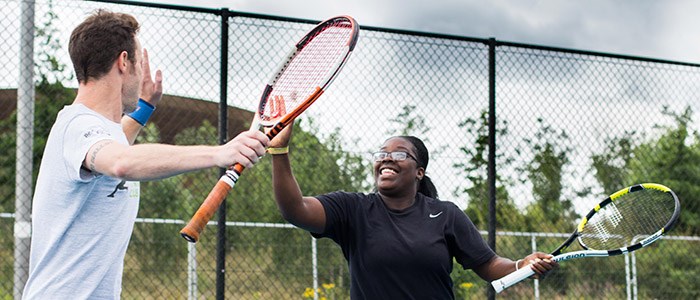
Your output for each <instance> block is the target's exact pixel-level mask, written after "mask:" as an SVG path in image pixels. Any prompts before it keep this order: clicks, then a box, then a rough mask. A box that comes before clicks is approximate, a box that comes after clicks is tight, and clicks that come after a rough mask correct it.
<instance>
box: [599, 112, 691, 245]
mask: <svg viewBox="0 0 700 300" xmlns="http://www.w3.org/2000/svg"><path fill="white" fill-rule="evenodd" d="M661 113H662V115H663V116H665V117H666V118H670V119H671V120H672V122H671V124H672V125H665V126H662V125H656V126H655V129H656V132H655V133H654V134H651V136H650V137H649V138H642V137H639V136H638V135H636V134H634V133H629V132H626V133H625V134H624V135H623V136H622V137H620V138H612V139H610V140H609V141H608V146H607V147H606V149H605V150H604V152H602V153H596V154H594V155H593V156H592V158H593V166H592V169H593V170H594V171H596V179H597V180H598V182H599V183H600V184H601V186H603V187H604V189H605V193H606V194H609V193H612V192H615V191H617V190H619V189H620V188H622V187H625V186H628V185H631V184H636V183H645V182H656V183H661V184H664V185H666V186H668V187H670V188H671V189H673V190H674V191H675V192H676V194H678V197H679V198H680V200H681V208H682V209H681V218H680V222H679V224H678V225H677V227H676V229H675V230H674V232H676V233H677V234H692V235H696V234H698V233H700V205H699V203H700V199H699V197H698V196H696V195H698V193H700V187H699V186H698V185H697V183H698V182H700V134H698V132H697V131H693V130H691V129H690V124H692V120H693V118H692V115H693V111H692V109H691V108H690V107H686V108H685V109H684V110H683V111H682V112H674V111H671V110H669V108H668V107H663V109H662V111H661ZM606 161H607V162H606Z"/></svg>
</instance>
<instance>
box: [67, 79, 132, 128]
mask: <svg viewBox="0 0 700 300" xmlns="http://www.w3.org/2000/svg"><path fill="white" fill-rule="evenodd" d="M120 89H121V88H120V85H117V84H114V82H113V81H110V80H107V79H100V80H92V81H89V82H86V83H81V84H80V85H79V86H78V95H77V96H76V97H75V101H73V104H82V105H85V106H86V107H87V108H89V109H91V110H93V111H95V112H97V113H99V114H101V115H103V116H104V117H105V118H108V119H110V120H112V121H114V122H116V123H119V122H121V117H122V112H123V111H124V109H123V107H122V99H121V90H120Z"/></svg>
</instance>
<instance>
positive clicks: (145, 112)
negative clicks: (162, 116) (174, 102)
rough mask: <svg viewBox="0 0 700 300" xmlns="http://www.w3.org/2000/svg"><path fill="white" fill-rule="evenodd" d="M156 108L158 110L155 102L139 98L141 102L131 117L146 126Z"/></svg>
mask: <svg viewBox="0 0 700 300" xmlns="http://www.w3.org/2000/svg"><path fill="white" fill-rule="evenodd" d="M154 110H156V107H155V106H153V104H150V103H148V102H146V100H143V99H141V98H139V103H138V105H137V106H136V109H135V110H134V111H133V112H131V113H130V114H129V117H131V118H132V119H134V121H136V122H138V123H139V124H141V126H146V122H147V121H148V118H150V117H151V114H152V113H153V111H154Z"/></svg>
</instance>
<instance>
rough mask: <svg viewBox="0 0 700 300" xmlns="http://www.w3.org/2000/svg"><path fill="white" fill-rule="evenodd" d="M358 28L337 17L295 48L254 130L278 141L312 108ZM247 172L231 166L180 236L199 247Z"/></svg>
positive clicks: (264, 101) (342, 60) (339, 66)
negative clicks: (262, 128)
mask: <svg viewBox="0 0 700 300" xmlns="http://www.w3.org/2000/svg"><path fill="white" fill-rule="evenodd" d="M359 31H360V29H359V26H358V25H357V23H356V22H355V20H354V19H353V18H352V17H349V16H338V17H334V18H331V19H328V20H326V21H323V22H321V23H320V24H318V25H317V26H316V27H314V28H313V29H311V31H309V32H308V33H307V34H306V35H305V36H304V37H303V38H301V40H299V42H297V43H296V44H295V45H294V48H293V49H292V50H291V52H290V54H289V55H288V56H287V57H286V58H285V60H284V61H283V62H282V63H281V64H280V66H279V68H278V69H277V71H275V73H274V75H273V76H272V79H270V81H269V83H268V84H267V85H266V86H265V89H264V90H263V93H262V97H260V103H259V104H258V107H257V111H256V113H255V117H254V118H253V121H252V124H251V126H250V128H251V130H259V129H260V126H263V127H267V128H271V129H270V130H269V131H268V132H267V137H268V138H270V139H272V138H274V137H275V136H276V135H277V134H278V133H279V132H280V131H282V129H284V128H285V127H286V126H287V125H289V124H290V123H291V122H292V121H293V120H294V119H295V118H296V117H298V116H299V115H300V114H301V113H303V112H304V111H305V110H306V109H307V108H309V106H311V104H313V103H314V102H315V101H316V100H317V99H318V98H319V97H320V96H321V95H322V94H323V93H324V92H325V91H326V89H327V88H328V86H330V84H331V83H332V82H333V80H334V79H335V78H336V76H337V75H338V74H339V73H340V70H341V69H342V68H343V66H344V65H345V63H346V62H347V61H348V58H349V57H350V54H351V53H352V51H353V50H354V48H355V44H356V43H357V38H358V36H359ZM244 170H245V167H243V166H242V165H241V164H235V165H233V166H231V167H230V168H229V169H228V170H226V173H225V174H224V175H223V176H221V178H220V179H219V181H218V183H217V184H216V185H215V186H214V188H213V189H212V190H211V192H210V193H209V195H208V196H207V198H206V199H205V200H204V202H203V203H202V205H201V206H200V207H199V209H198V210H197V212H196V213H195V214H194V216H193V217H192V219H191V220H190V222H189V223H188V224H187V225H186V226H185V227H184V228H183V229H182V230H181V231H180V234H181V235H182V237H183V238H185V239H186V240H187V241H189V242H192V243H196V242H197V241H198V240H199V236H200V234H201V233H202V231H203V230H204V227H205V226H206V225H207V223H208V222H209V220H210V219H211V217H212V216H213V215H214V213H215V212H216V210H218V208H219V206H221V203H222V202H223V201H224V199H225V198H226V196H227V195H228V193H229V192H230V191H231V189H232V188H233V187H234V185H235V184H236V182H237V181H238V178H239V177H240V175H241V174H242V173H243V171H244Z"/></svg>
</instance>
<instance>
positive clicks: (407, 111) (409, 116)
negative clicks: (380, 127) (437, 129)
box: [386, 104, 430, 142]
mask: <svg viewBox="0 0 700 300" xmlns="http://www.w3.org/2000/svg"><path fill="white" fill-rule="evenodd" d="M389 122H390V123H392V124H394V125H395V126H394V127H395V128H394V129H391V130H387V132H386V134H388V135H414V136H417V137H420V138H421V139H423V141H424V142H427V141H428V138H427V137H424V136H425V134H426V133H427V132H428V131H430V127H429V126H428V125H426V124H425V118H424V117H423V116H420V115H416V106H415V105H410V104H406V105H404V106H403V107H401V112H399V114H398V115H397V116H396V117H394V118H392V119H389Z"/></svg>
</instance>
